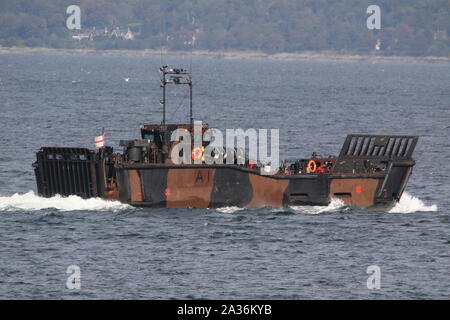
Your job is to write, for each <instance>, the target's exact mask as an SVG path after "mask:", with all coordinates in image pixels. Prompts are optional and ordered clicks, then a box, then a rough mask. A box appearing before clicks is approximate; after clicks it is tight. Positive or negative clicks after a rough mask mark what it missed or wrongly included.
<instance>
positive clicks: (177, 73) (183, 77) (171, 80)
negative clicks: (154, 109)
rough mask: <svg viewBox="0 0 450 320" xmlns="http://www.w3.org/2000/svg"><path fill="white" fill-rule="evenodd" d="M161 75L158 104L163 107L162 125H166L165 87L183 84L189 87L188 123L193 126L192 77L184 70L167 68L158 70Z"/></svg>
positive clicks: (163, 67)
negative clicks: (160, 92)
mask: <svg viewBox="0 0 450 320" xmlns="http://www.w3.org/2000/svg"><path fill="white" fill-rule="evenodd" d="M159 70H160V71H161V73H162V74H163V77H162V79H161V85H160V87H161V88H162V100H160V103H161V104H162V105H163V120H162V124H163V125H165V124H166V85H168V84H185V85H188V86H189V114H190V116H189V121H190V124H191V126H193V124H194V117H193V110H192V109H193V108H192V76H191V73H190V72H189V71H187V70H185V69H181V68H174V69H169V67H168V66H162V67H161V68H159Z"/></svg>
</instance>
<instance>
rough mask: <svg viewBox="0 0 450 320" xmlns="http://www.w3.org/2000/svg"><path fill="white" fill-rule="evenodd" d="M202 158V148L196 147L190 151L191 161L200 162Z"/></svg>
mask: <svg viewBox="0 0 450 320" xmlns="http://www.w3.org/2000/svg"><path fill="white" fill-rule="evenodd" d="M202 156H203V152H202V148H200V147H197V148H194V150H192V160H200V159H201V158H202Z"/></svg>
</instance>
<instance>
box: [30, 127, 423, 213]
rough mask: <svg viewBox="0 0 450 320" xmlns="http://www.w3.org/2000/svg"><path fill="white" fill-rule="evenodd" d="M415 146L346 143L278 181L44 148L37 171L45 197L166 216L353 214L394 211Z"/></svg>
mask: <svg viewBox="0 0 450 320" xmlns="http://www.w3.org/2000/svg"><path fill="white" fill-rule="evenodd" d="M416 142H417V137H411V136H370V135H349V136H348V137H347V139H346V141H345V143H344V146H343V148H342V150H341V153H340V155H339V157H337V158H311V159H305V160H301V161H299V162H296V163H295V164H292V165H291V166H289V167H284V170H280V171H279V172H278V173H277V174H275V175H263V174H261V171H260V169H255V168H249V167H247V166H244V165H238V164H230V165H207V164H203V163H202V164H198V165H174V164H171V163H170V162H161V163H151V162H150V159H151V157H144V158H143V159H144V160H139V161H137V162H136V161H130V160H129V159H128V158H127V156H126V154H125V155H122V154H115V153H113V152H112V148H110V149H100V150H99V152H97V153H96V152H94V151H91V150H88V149H85V148H52V147H45V148H42V150H41V151H39V152H38V153H37V161H36V163H35V164H34V167H35V173H36V182H37V186H38V192H39V194H40V195H42V196H46V197H50V196H53V195H55V194H60V195H63V196H68V195H78V196H81V197H83V198H91V197H102V198H106V199H117V200H120V201H122V202H124V203H129V204H131V205H133V206H138V207H166V208H181V207H195V208H217V207H226V206H237V207H247V208H257V207H264V206H272V207H280V206H291V205H312V206H326V205H328V204H329V203H330V202H331V200H332V199H333V198H338V199H341V200H342V201H343V202H344V203H345V204H346V205H350V206H360V207H365V208H369V209H374V210H389V209H390V208H392V207H393V206H394V205H395V203H396V202H397V201H398V200H399V199H400V197H401V195H402V193H403V191H404V189H405V186H406V183H407V182H408V179H409V177H410V175H411V172H412V168H413V166H414V164H415V162H414V160H412V158H411V154H412V152H413V150H414V147H415V144H416ZM133 148H134V149H138V150H140V149H139V148H137V147H136V146H135V147H133ZM143 148H144V149H143V150H147V149H145V147H143ZM139 152H140V151H139ZM138 158H139V159H141V158H140V157H138ZM145 159H147V160H145ZM312 159H314V161H316V162H317V163H323V164H328V167H326V168H325V170H326V171H325V172H321V173H317V172H314V173H308V170H306V171H305V168H307V167H306V165H305V163H308V162H311V161H313V160H312ZM169 160H170V159H169Z"/></svg>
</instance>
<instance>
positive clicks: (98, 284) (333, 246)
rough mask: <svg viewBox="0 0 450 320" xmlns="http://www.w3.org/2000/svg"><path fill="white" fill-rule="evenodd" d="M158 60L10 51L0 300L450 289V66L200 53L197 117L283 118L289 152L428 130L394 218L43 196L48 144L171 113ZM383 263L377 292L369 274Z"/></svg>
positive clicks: (0, 202)
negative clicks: (75, 269) (74, 271)
mask: <svg viewBox="0 0 450 320" xmlns="http://www.w3.org/2000/svg"><path fill="white" fill-rule="evenodd" d="M164 60H165V61H164V62H166V63H169V64H170V65H174V64H177V65H179V64H182V65H183V66H187V67H188V66H189V64H190V60H189V59H183V58H181V57H180V58H171V59H167V58H165V59H164ZM159 64H160V58H159V57H158V58H137V57H100V56H52V55H0V129H1V131H0V145H1V153H0V298H2V299H5V298H6V299H11V298H25V299H42V298H50V299H60V298H64V299H80V298H81V299H87V298H94V299H97V298H127V299H133V298H136V299H168V298H177V299H179V298H213V299H235V298H236V299H238V298H239V299H250V298H257V299H266V298H272V299H324V298H331V299H345V298H349V299H372V298H377V299H387V298H399V299H444V298H445V299H448V298H450V294H449V287H450V286H449V284H450V268H449V267H450V232H449V231H450V228H449V227H450V216H449V212H450V200H449V194H450V186H449V183H448V181H449V178H450V161H449V160H448V159H449V156H450V151H449V147H450V142H449V139H448V137H449V136H450V90H449V88H450V64H407V63H405V64H402V63H377V64H372V63H361V62H360V63H332V62H330V63H323V62H320V63H319V62H273V61H272V62H270V61H244V60H242V61H240V60H214V59H204V60H199V59H193V61H192V65H193V76H194V81H195V83H194V92H195V97H194V105H195V118H197V119H203V120H204V121H206V122H208V123H210V124H211V125H213V126H215V127H218V128H221V129H225V128H244V129H245V128H250V127H252V128H279V129H280V144H281V156H282V158H299V157H306V156H309V155H310V154H311V153H312V152H313V151H316V152H319V153H323V154H337V153H338V152H339V150H340V147H341V145H342V143H343V141H344V139H345V136H346V134H347V133H375V134H412V135H420V136H421V138H420V141H419V144H418V146H417V148H416V152H415V154H414V158H415V159H416V161H417V165H416V167H415V170H414V174H413V176H412V177H411V180H410V182H409V184H408V187H407V193H406V194H405V195H404V197H403V198H402V200H401V203H400V205H399V206H398V207H397V208H395V209H394V210H393V211H392V212H389V213H378V212H366V211H364V210H362V209H357V208H348V207H345V206H343V205H341V204H339V203H337V202H333V203H332V204H331V205H330V206H329V207H326V208H311V207H294V208H262V209H252V210H249V209H240V208H222V209H220V210H200V209H169V210H167V209H158V210H148V209H145V210H144V209H134V208H130V207H128V206H125V205H121V204H119V203H110V202H106V201H103V200H98V199H91V200H81V199H78V198H73V197H72V198H69V199H61V198H52V199H41V198H39V197H37V196H36V195H35V194H34V193H33V191H34V192H35V190H36V189H35V182H34V175H33V171H32V167H31V164H32V162H33V161H34V157H35V152H36V151H37V150H38V149H39V148H40V147H41V146H44V145H50V146H56V145H70V146H88V147H93V137H94V136H95V135H98V134H99V133H100V132H101V129H102V127H105V130H106V133H107V141H108V143H109V144H110V145H112V146H114V147H117V148H118V142H119V140H121V139H132V138H135V137H137V136H138V132H139V131H138V126H139V125H140V124H142V123H159V122H160V120H161V113H160V111H161V110H160V107H159V103H158V101H159V99H160V92H159V87H158V86H159V83H158V81H159V79H158V73H157V72H156V70H157V68H158V66H159ZM124 78H129V81H128V82H127V81H125V80H124ZM184 98H185V93H184V92H181V91H180V92H177V93H176V95H175V94H172V95H171V96H169V98H168V103H169V106H170V107H169V112H168V117H169V119H171V120H173V121H176V122H179V121H182V120H185V119H186V118H187V114H188V107H187V106H188V104H187V100H186V99H184ZM176 110H178V111H177V112H175V111H176ZM69 265H77V266H79V267H80V269H81V289H80V290H76V289H75V290H69V289H67V288H66V280H67V277H68V276H69V274H67V273H66V270H67V267H68V266H69ZM371 265H377V266H379V267H380V270H381V288H380V289H379V290H369V289H368V288H367V285H366V280H367V278H368V276H369V275H368V274H367V273H366V269H367V267H368V266H371Z"/></svg>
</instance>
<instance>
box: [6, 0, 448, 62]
mask: <svg viewBox="0 0 450 320" xmlns="http://www.w3.org/2000/svg"><path fill="white" fill-rule="evenodd" d="M72 4H76V5H78V6H79V7H80V8H81V30H69V29H68V28H67V26H66V20H67V18H68V14H67V13H66V8H67V7H68V6H69V5H72ZM373 4H375V5H378V6H379V7H380V8H381V29H380V30H369V29H368V28H367V27H366V20H367V18H368V17H369V15H368V14H367V13H366V9H367V7H368V6H369V5H373ZM104 28H106V29H107V30H113V29H114V28H121V29H125V30H128V29H129V30H131V31H132V32H133V33H134V34H135V35H136V36H135V37H134V38H133V39H132V40H127V39H123V38H117V37H98V38H91V39H86V40H81V41H77V40H74V38H73V36H74V35H76V34H79V33H83V32H85V33H86V32H88V31H89V30H103V29H104ZM377 44H378V45H377ZM0 45H2V46H30V47H52V48H95V49H99V50H101V49H159V48H161V47H165V48H167V49H169V50H190V49H202V50H214V51H221V50H260V51H264V52H268V53H277V52H298V51H305V50H308V51H328V50H330V51H339V52H349V53H360V54H370V53H374V52H377V53H378V54H383V55H414V56H423V55H434V56H450V0H428V1H423V0H170V1H168V0H79V1H74V0H33V1H29V0H14V1H6V0H5V1H0Z"/></svg>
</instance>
